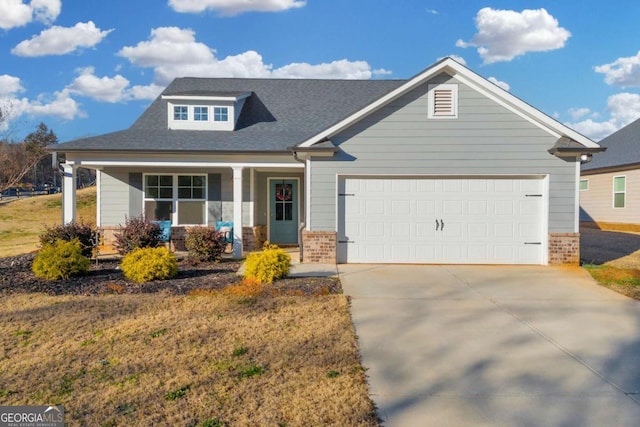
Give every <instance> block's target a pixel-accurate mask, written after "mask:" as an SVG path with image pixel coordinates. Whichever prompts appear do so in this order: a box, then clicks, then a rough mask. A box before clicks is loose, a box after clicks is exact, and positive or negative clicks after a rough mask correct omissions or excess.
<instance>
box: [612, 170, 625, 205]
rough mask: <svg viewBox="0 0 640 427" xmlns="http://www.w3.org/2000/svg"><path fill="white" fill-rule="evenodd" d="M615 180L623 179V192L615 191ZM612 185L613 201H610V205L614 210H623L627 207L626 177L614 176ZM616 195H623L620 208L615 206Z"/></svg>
mask: <svg viewBox="0 0 640 427" xmlns="http://www.w3.org/2000/svg"><path fill="white" fill-rule="evenodd" d="M616 178H623V179H624V181H623V182H624V189H623V190H616ZM612 184H613V186H612V187H613V188H612V190H613V192H612V194H613V197H612V198H613V200H612V202H613V203H612V205H613V208H614V209H624V208H626V207H627V176H626V175H615V176H614V177H613V179H612ZM616 194H622V195H623V199H622V206H616Z"/></svg>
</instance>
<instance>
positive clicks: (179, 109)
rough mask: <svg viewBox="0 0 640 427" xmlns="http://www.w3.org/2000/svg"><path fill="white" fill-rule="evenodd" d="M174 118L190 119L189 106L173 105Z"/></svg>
mask: <svg viewBox="0 0 640 427" xmlns="http://www.w3.org/2000/svg"><path fill="white" fill-rule="evenodd" d="M173 120H189V107H187V106H186V105H176V106H174V107H173Z"/></svg>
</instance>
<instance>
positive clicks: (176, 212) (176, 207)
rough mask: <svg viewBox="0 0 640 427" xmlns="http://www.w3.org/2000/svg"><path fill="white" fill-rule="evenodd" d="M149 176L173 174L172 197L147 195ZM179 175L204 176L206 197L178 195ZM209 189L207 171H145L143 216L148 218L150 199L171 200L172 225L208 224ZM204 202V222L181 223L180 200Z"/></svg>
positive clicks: (143, 179) (195, 225)
mask: <svg viewBox="0 0 640 427" xmlns="http://www.w3.org/2000/svg"><path fill="white" fill-rule="evenodd" d="M147 176H171V177H172V181H171V182H172V197H171V199H168V198H150V197H147V193H146V188H145V187H146V182H147ZM179 176H190V177H194V176H200V177H203V178H204V193H203V195H204V198H201V199H181V198H179V197H178V177H179ZM208 191H209V179H208V175H207V174H206V173H188V172H184V173H162V172H156V173H144V174H143V175H142V212H143V216H144V217H145V218H146V212H145V206H146V202H148V201H162V202H171V225H172V226H180V227H197V226H207V225H208V222H209V218H208V217H207V212H209V208H208V204H209V201H208V200H207V199H208V197H207V196H208ZM181 201H182V202H186V201H189V202H204V212H203V223H202V224H179V223H178V218H179V217H180V202H181Z"/></svg>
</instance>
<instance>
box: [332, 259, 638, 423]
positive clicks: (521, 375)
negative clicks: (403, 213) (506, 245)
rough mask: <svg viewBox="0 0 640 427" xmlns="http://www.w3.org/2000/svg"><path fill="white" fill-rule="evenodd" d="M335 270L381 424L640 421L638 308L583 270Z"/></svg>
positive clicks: (368, 267)
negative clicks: (346, 298)
mask: <svg viewBox="0 0 640 427" xmlns="http://www.w3.org/2000/svg"><path fill="white" fill-rule="evenodd" d="M338 270H339V273H340V279H341V282H342V286H343V289H344V292H345V293H346V294H348V295H350V296H351V297H352V317H353V321H354V324H355V328H356V333H357V335H358V337H359V338H358V339H359V345H360V349H361V352H362V359H363V365H364V366H365V368H368V371H367V374H368V376H369V383H370V392H371V394H372V398H373V399H374V401H375V403H376V405H377V407H378V413H379V416H380V417H381V418H382V420H383V424H384V425H385V426H402V427H406V426H484V425H487V426H495V425H504V426H566V427H569V426H637V425H639V424H640V302H638V301H634V300H631V299H628V298H626V297H623V296H621V295H619V294H616V293H614V292H612V291H609V290H607V289H605V288H602V287H600V286H598V285H597V284H595V283H594V282H593V280H592V279H591V278H590V276H589V275H588V274H587V273H586V272H585V271H583V270H582V269H579V268H553V267H537V266H534V267H504V266H501V267H485V266H481V267H474V266H397V265H396V266H376V265H339V266H338Z"/></svg>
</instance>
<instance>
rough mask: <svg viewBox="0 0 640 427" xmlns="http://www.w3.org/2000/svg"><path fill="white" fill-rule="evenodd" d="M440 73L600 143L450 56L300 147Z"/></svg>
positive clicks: (578, 138)
mask: <svg viewBox="0 0 640 427" xmlns="http://www.w3.org/2000/svg"><path fill="white" fill-rule="evenodd" d="M441 73H447V74H449V75H451V76H453V77H455V78H456V79H457V80H459V81H461V82H462V83H464V84H466V85H467V86H469V87H471V88H473V89H475V90H476V91H478V92H480V93H482V94H483V95H485V96H487V97H488V98H490V99H493V100H494V101H496V102H497V103H499V104H501V105H502V106H504V107H505V108H507V109H509V110H511V111H512V112H514V113H516V114H518V115H519V116H521V117H523V118H524V119H526V120H528V121H530V122H531V123H533V124H534V125H536V126H538V127H540V128H542V129H544V130H545V131H547V132H549V133H551V134H552V135H554V136H556V137H557V138H559V139H560V138H569V139H570V140H572V141H574V142H576V143H577V144H579V146H582V147H585V148H594V149H597V148H599V145H598V144H596V143H595V142H594V141H592V140H591V139H589V138H587V137H586V136H584V135H582V134H580V133H578V132H576V131H574V130H573V129H571V128H569V127H567V126H565V125H563V124H562V123H560V122H558V121H557V120H555V119H553V118H551V117H549V116H547V115H546V114H544V113H542V112H541V111H540V110H538V109H536V108H534V107H532V106H531V105H529V104H527V103H526V102H524V101H522V100H521V99H519V98H517V97H516V96H514V95H512V94H510V93H509V92H507V91H505V90H504V89H502V88H500V87H498V86H497V85H495V84H493V83H491V82H490V81H488V80H487V79H485V78H484V77H481V76H480V75H478V74H476V73H474V72H473V71H471V70H470V69H469V68H467V67H465V66H464V65H462V64H460V63H459V62H457V61H455V60H454V59H452V58H449V57H447V58H443V59H442V60H440V61H438V62H436V63H435V64H433V65H432V66H431V67H429V68H427V69H426V70H424V71H422V72H421V73H419V74H417V75H416V76H414V77H413V78H411V79H409V80H407V81H406V82H405V83H404V84H402V85H401V86H398V87H397V88H395V89H394V90H392V91H391V92H389V93H387V94H386V95H384V96H382V97H381V98H379V99H378V100H376V101H375V102H373V103H371V104H369V105H367V106H366V107H365V108H363V109H361V110H359V111H357V112H355V113H354V114H352V115H350V116H348V117H345V119H344V120H341V121H340V122H338V123H336V124H335V125H333V126H331V127H330V128H327V129H324V130H323V131H322V132H319V133H318V134H316V135H314V136H313V137H311V138H309V139H308V140H306V141H305V142H303V143H302V144H300V146H302V147H308V146H311V145H313V144H314V143H316V142H317V141H320V140H323V139H325V138H331V136H332V135H335V134H336V133H338V132H340V131H342V130H344V129H345V128H347V127H349V126H350V125H352V124H354V123H355V122H357V121H358V120H361V119H362V118H364V117H366V116H367V115H369V114H371V113H373V112H375V111H376V110H378V109H380V108H381V107H382V106H384V105H386V104H388V103H389V102H391V101H393V100H394V99H397V98H399V97H401V96H402V95H404V94H406V93H408V92H410V91H411V90H413V89H414V88H416V87H417V86H419V85H421V84H424V83H425V82H427V81H428V80H430V79H432V78H433V77H435V76H437V75H438V74H441Z"/></svg>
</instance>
